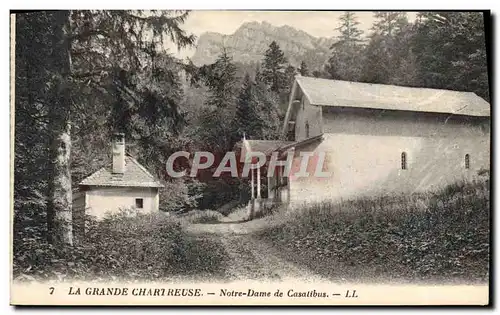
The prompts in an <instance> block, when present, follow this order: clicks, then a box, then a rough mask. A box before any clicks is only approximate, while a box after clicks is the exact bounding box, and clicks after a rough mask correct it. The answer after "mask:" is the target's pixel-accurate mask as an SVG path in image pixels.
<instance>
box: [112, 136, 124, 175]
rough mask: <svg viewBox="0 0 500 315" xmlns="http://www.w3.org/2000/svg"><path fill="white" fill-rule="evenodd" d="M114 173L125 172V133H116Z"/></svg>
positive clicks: (113, 150) (114, 141)
mask: <svg viewBox="0 0 500 315" xmlns="http://www.w3.org/2000/svg"><path fill="white" fill-rule="evenodd" d="M112 153H113V174H123V173H124V172H125V134H123V133H115V134H114V135H113V144H112Z"/></svg>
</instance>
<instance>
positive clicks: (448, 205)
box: [260, 181, 490, 281]
mask: <svg viewBox="0 0 500 315" xmlns="http://www.w3.org/2000/svg"><path fill="white" fill-rule="evenodd" d="M489 211H490V204H489V182H488V181H482V182H474V183H458V184H455V185H451V186H448V187H446V188H444V189H442V190H440V191H438V192H434V193H425V194H413V195H409V196H406V195H399V196H392V197H387V196H385V197H375V198H363V199H358V200H351V201H342V202H339V203H331V202H330V203H329V202H325V203H320V204H314V205H309V206H306V207H304V208H303V209H301V210H298V211H295V212H290V213H287V215H286V216H283V217H284V218H285V221H282V224H281V225H280V226H279V227H277V228H276V227H274V228H272V229H268V230H266V231H264V232H262V234H261V235H260V237H261V238H262V239H264V240H269V241H272V242H273V243H274V244H276V245H277V246H280V248H285V249H286V250H287V252H288V253H289V254H292V255H289V256H290V257H297V262H299V263H301V264H305V265H307V266H308V267H310V268H312V269H314V270H316V271H317V272H319V273H322V274H324V275H326V276H330V277H334V278H337V279H338V278H339V277H344V278H348V277H349V278H351V280H352V279H362V280H363V281H365V280H366V279H367V278H377V279H383V280H390V279H400V280H405V279H410V280H438V279H441V280H450V279H459V280H465V281H485V280H487V278H488V263H489V232H490V231H489Z"/></svg>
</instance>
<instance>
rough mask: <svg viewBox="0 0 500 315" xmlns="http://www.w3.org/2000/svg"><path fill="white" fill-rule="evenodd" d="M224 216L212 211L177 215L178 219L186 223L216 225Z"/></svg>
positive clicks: (197, 211)
mask: <svg viewBox="0 0 500 315" xmlns="http://www.w3.org/2000/svg"><path fill="white" fill-rule="evenodd" d="M223 217H224V216H223V215H222V213H220V212H218V211H214V210H191V211H189V212H187V213H184V214H181V215H179V218H180V219H181V220H182V221H184V222H188V223H217V222H220V220H221V219H222V218H223Z"/></svg>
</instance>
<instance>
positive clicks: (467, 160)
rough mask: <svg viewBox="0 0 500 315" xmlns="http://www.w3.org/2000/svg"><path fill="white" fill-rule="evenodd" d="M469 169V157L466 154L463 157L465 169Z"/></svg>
mask: <svg viewBox="0 0 500 315" xmlns="http://www.w3.org/2000/svg"><path fill="white" fill-rule="evenodd" d="M469 168H470V155H469V154H466V155H465V169H467V170H468V169H469Z"/></svg>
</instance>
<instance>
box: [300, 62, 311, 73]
mask: <svg viewBox="0 0 500 315" xmlns="http://www.w3.org/2000/svg"><path fill="white" fill-rule="evenodd" d="M299 73H300V75H302V76H304V77H307V76H309V68H308V67H307V64H306V62H305V61H302V62H301V63H300V68H299Z"/></svg>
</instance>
